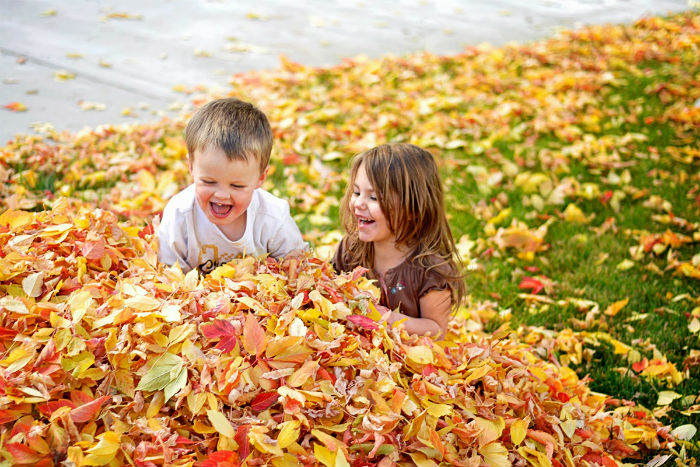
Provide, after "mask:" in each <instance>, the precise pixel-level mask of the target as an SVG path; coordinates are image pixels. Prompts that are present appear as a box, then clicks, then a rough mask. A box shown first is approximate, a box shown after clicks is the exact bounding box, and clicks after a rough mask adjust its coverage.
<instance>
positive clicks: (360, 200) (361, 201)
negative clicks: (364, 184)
mask: <svg viewBox="0 0 700 467" xmlns="http://www.w3.org/2000/svg"><path fill="white" fill-rule="evenodd" d="M353 205H354V206H355V207H358V208H364V207H365V206H366V205H367V199H366V198H365V197H364V196H362V195H359V196H356V197H355V200H354V202H353Z"/></svg>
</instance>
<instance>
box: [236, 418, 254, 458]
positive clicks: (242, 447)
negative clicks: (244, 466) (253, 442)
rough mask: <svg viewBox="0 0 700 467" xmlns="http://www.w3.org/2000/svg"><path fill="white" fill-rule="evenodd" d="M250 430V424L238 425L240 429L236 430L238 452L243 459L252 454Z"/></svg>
mask: <svg viewBox="0 0 700 467" xmlns="http://www.w3.org/2000/svg"><path fill="white" fill-rule="evenodd" d="M249 431H250V425H241V426H239V427H238V430H236V436H234V437H233V439H234V440H236V442H237V443H238V452H239V453H240V457H241V458H242V459H243V460H245V459H246V457H248V455H249V454H250V441H249V440H248V432H249Z"/></svg>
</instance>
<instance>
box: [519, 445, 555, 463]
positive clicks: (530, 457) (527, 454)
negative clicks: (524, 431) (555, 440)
mask: <svg viewBox="0 0 700 467" xmlns="http://www.w3.org/2000/svg"><path fill="white" fill-rule="evenodd" d="M518 453H519V454H520V455H521V456H523V457H524V458H525V459H526V460H527V461H528V462H529V463H530V464H531V465H532V466H533V467H552V462H551V461H550V460H549V458H547V455H546V454H545V453H543V452H539V451H537V450H535V449H532V448H529V447H527V446H520V447H519V448H518Z"/></svg>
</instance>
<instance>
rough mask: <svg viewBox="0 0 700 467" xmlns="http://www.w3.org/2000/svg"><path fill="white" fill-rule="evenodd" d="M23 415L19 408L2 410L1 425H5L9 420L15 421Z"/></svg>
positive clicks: (0, 414)
mask: <svg viewBox="0 0 700 467" xmlns="http://www.w3.org/2000/svg"><path fill="white" fill-rule="evenodd" d="M22 415H24V414H23V413H22V412H21V411H19V410H0V425H4V424H5V423H7V422H14V421H15V420H17V419H18V418H19V417H21V416H22Z"/></svg>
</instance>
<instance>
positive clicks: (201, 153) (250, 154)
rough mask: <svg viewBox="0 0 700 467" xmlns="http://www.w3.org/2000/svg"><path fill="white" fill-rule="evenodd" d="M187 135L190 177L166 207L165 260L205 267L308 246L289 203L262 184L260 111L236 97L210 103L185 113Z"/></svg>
mask: <svg viewBox="0 0 700 467" xmlns="http://www.w3.org/2000/svg"><path fill="white" fill-rule="evenodd" d="M185 140H186V143H187V162H188V164H189V169H190V174H191V175H192V179H193V183H192V185H190V186H188V187H187V188H185V189H184V190H182V191H181V192H180V193H178V194H176V195H175V196H173V197H172V199H170V201H168V204H167V205H166V206H165V209H164V211H163V219H162V221H161V223H160V227H159V229H158V237H159V242H160V253H159V255H158V257H159V259H160V261H161V262H162V263H166V264H168V265H172V264H175V263H176V262H179V263H180V267H182V269H183V271H184V272H188V271H190V270H191V269H194V268H197V269H198V270H199V271H200V272H201V273H203V274H206V273H209V272H211V271H212V270H213V269H214V268H216V267H217V266H219V265H221V264H225V263H227V262H229V261H231V260H232V259H234V258H235V257H236V256H238V255H241V254H244V255H256V256H257V255H262V254H266V253H269V254H270V255H271V256H273V257H275V258H281V257H284V256H286V255H287V254H289V253H290V252H292V251H295V250H303V249H305V243H304V241H303V240H302V238H301V233H300V232H299V228H298V227H297V225H296V223H295V222H294V220H293V219H292V217H291V216H290V214H289V205H288V203H287V202H286V201H284V200H281V199H279V198H277V197H275V196H273V195H272V194H270V193H268V192H267V191H265V190H263V189H261V188H260V186H261V185H262V184H263V182H264V181H265V178H266V177H267V170H268V167H269V166H268V163H269V161H270V152H271V151H272V130H271V129H270V123H269V122H268V120H267V117H266V116H265V114H264V113H262V112H261V111H260V110H258V109H257V108H256V107H255V106H253V105H252V104H249V103H247V102H243V101H240V100H238V99H235V98H228V99H218V100H215V101H212V102H209V103H208V104H206V105H204V106H203V107H202V108H200V109H199V110H198V111H197V112H196V113H195V114H194V115H193V116H192V118H191V119H190V121H189V123H188V124H187V128H186V129H185Z"/></svg>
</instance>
